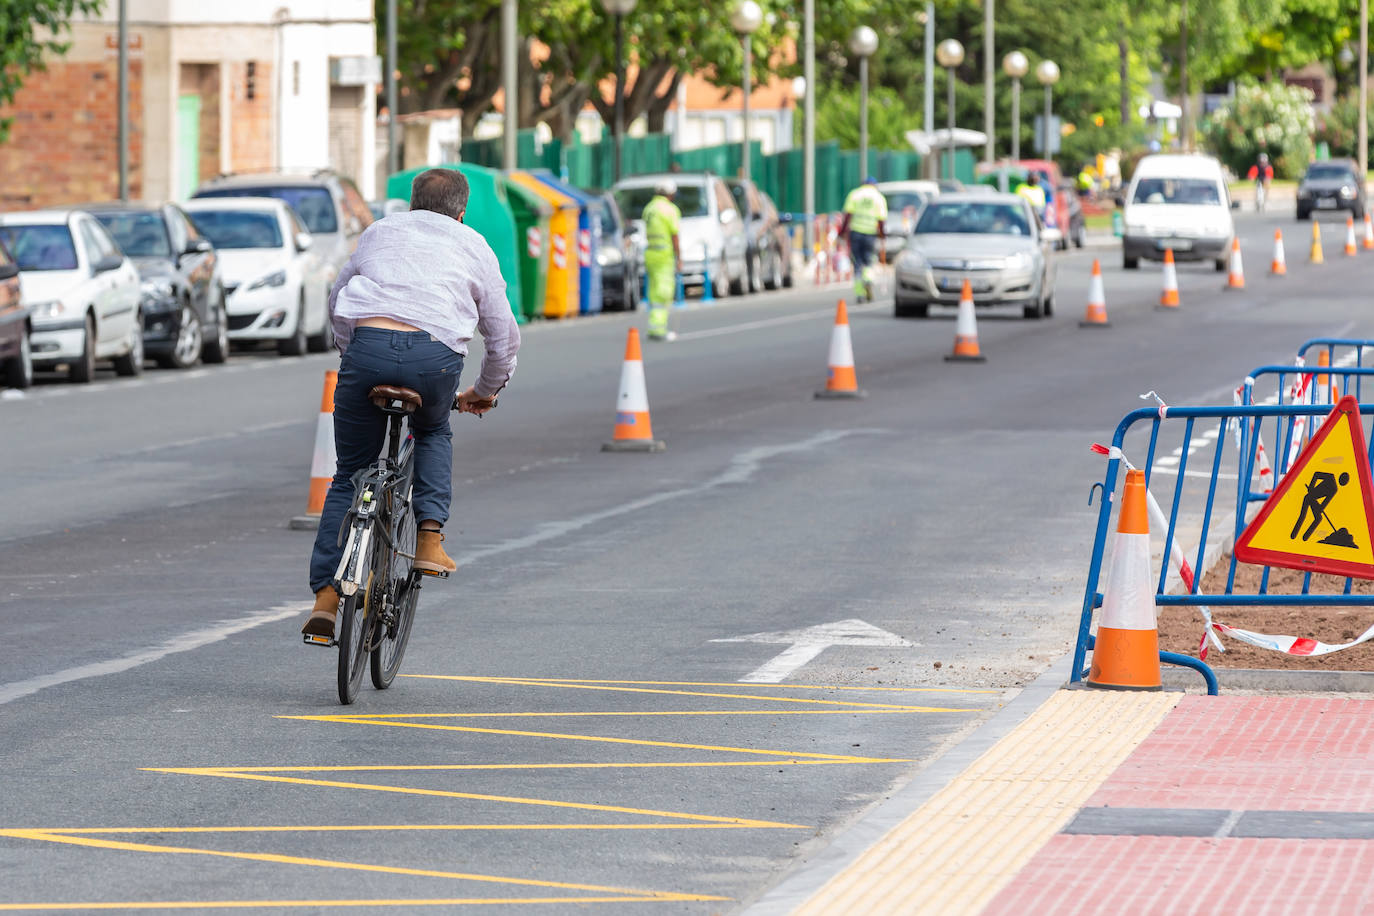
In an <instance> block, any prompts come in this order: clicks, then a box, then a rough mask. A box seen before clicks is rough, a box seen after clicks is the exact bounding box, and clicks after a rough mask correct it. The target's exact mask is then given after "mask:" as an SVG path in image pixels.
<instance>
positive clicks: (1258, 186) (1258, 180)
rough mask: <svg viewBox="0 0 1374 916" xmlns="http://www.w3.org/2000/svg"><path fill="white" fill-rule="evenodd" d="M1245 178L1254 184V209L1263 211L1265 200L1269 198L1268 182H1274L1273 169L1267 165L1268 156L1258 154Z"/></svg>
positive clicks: (1266, 154)
mask: <svg viewBox="0 0 1374 916" xmlns="http://www.w3.org/2000/svg"><path fill="white" fill-rule="evenodd" d="M1245 177H1246V178H1248V179H1249V180H1251V181H1253V182H1254V183H1255V209H1256V210H1263V209H1264V201H1265V198H1267V197H1268V196H1269V182H1271V181H1273V180H1274V167H1273V166H1272V165H1270V164H1269V154H1268V153H1260V154H1259V158H1258V159H1256V160H1255V164H1254V165H1252V166H1250V171H1249V172H1247V173H1246V175H1245Z"/></svg>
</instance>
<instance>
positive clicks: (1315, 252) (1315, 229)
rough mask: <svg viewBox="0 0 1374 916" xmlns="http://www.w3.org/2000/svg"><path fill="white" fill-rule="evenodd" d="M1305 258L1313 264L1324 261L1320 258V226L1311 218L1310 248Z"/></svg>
mask: <svg viewBox="0 0 1374 916" xmlns="http://www.w3.org/2000/svg"><path fill="white" fill-rule="evenodd" d="M1307 260H1308V261H1310V262H1311V263H1313V264H1322V263H1324V261H1323V259H1322V227H1321V226H1320V225H1319V224H1318V223H1317V221H1316V220H1315V219H1314V220H1312V250H1311V251H1310V252H1308V255H1307Z"/></svg>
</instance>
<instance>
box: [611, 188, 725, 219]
mask: <svg viewBox="0 0 1374 916" xmlns="http://www.w3.org/2000/svg"><path fill="white" fill-rule="evenodd" d="M653 198H654V189H653V187H652V186H645V187H642V188H621V189H619V190H618V191H616V192H615V202H616V203H618V204H619V205H620V212H621V213H624V214H626V216H627V217H628V218H629V219H643V218H644V208H645V207H647V206H648V205H649V201H651V200H653ZM673 203H675V204H677V208H678V209H679V210H680V211H682V215H683V216H710V215H711V210H710V208H709V207H708V206H707V205H706V187H705V186H704V185H699V184H680V185H678V186H677V195H676V196H675V197H674V198H673Z"/></svg>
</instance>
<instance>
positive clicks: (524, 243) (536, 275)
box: [506, 180, 553, 319]
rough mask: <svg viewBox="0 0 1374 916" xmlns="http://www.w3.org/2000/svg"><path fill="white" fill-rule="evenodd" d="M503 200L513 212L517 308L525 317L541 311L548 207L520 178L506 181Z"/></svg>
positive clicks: (546, 272)
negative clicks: (518, 292)
mask: <svg viewBox="0 0 1374 916" xmlns="http://www.w3.org/2000/svg"><path fill="white" fill-rule="evenodd" d="M506 202H507V203H509V204H510V209H511V212H512V213H513V214H515V242H516V244H515V260H516V262H517V263H518V264H519V265H520V268H519V269H520V309H521V311H522V312H523V313H524V316H525V318H526V319H529V318H536V317H539V316H542V315H543V314H544V293H545V288H544V284H545V281H546V280H547V279H548V275H549V219H550V218H551V217H552V216H553V207H551V206H550V205H549V204H548V203H547V202H546V201H545V200H544V199H543V198H542V197H540V196H539V195H538V194H535V193H534V192H533V191H531V190H529V189H528V188H526V187H525V186H523V185H521V184H520V183H519V182H515V181H510V180H507V181H506Z"/></svg>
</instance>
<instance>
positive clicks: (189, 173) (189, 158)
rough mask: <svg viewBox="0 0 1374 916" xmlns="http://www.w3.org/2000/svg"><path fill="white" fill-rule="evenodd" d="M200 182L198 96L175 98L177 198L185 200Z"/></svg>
mask: <svg viewBox="0 0 1374 916" xmlns="http://www.w3.org/2000/svg"><path fill="white" fill-rule="evenodd" d="M199 184H200V96H198V95H183V96H181V97H180V98H179V99H177V189H176V190H177V198H178V199H179V200H185V199H186V198H188V197H190V196H191V194H192V192H194V191H195V189H196V186H197V185H199Z"/></svg>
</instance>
